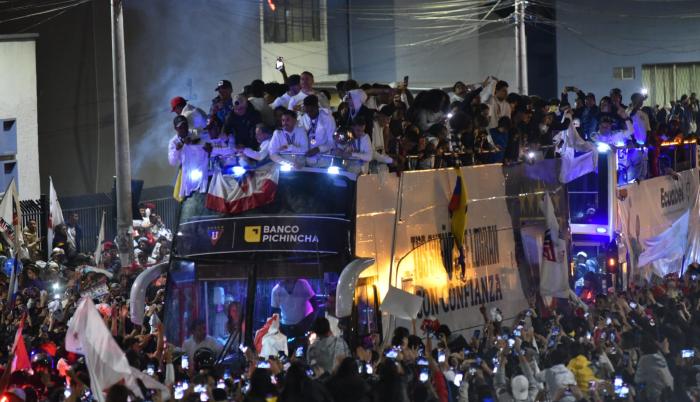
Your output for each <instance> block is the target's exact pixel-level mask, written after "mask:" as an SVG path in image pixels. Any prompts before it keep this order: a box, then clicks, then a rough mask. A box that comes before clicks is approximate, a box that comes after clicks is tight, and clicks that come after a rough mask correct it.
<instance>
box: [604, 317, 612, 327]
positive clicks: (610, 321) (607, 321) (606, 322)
mask: <svg viewBox="0 0 700 402" xmlns="http://www.w3.org/2000/svg"><path fill="white" fill-rule="evenodd" d="M610 324H612V319H610V317H608V318H606V319H605V325H610Z"/></svg>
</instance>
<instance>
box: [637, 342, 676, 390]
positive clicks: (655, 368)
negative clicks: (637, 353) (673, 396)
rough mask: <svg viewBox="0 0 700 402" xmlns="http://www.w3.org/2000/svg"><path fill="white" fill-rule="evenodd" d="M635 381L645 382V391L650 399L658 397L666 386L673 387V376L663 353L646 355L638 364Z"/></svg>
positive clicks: (638, 382)
mask: <svg viewBox="0 0 700 402" xmlns="http://www.w3.org/2000/svg"><path fill="white" fill-rule="evenodd" d="M634 382H635V383H636V384H637V385H639V384H645V386H644V392H645V394H646V396H647V399H648V400H654V399H658V398H659V397H660V396H661V393H662V392H663V390H664V389H665V388H671V389H673V376H672V375H671V371H670V370H669V369H668V363H667V362H666V359H665V358H664V356H663V355H662V354H661V353H653V354H650V355H644V356H642V357H641V358H640V359H639V363H638V364H637V373H636V374H635V375H634Z"/></svg>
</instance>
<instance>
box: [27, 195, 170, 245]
mask: <svg viewBox="0 0 700 402" xmlns="http://www.w3.org/2000/svg"><path fill="white" fill-rule="evenodd" d="M59 203H60V204H61V208H62V209H63V217H64V219H65V220H68V218H69V217H70V216H71V215H72V214H78V224H79V225H80V227H81V228H82V232H83V235H82V238H81V239H80V241H81V242H80V248H81V252H88V253H89V252H92V251H94V250H95V249H96V247H97V237H98V236H99V233H100V222H101V220H102V214H103V213H104V214H105V239H106V240H109V239H113V238H114V236H115V235H116V216H115V206H114V200H113V199H112V193H98V194H86V195H81V196H75V197H65V198H59ZM146 203H151V204H154V205H155V213H157V214H158V215H160V217H161V219H162V220H163V223H164V224H165V226H166V227H167V228H169V229H171V230H172V229H173V228H174V227H175V224H176V219H177V210H178V202H177V201H176V200H175V199H173V198H172V187H154V188H147V189H143V191H142V192H141V200H140V201H139V204H146ZM47 204H48V202H46V201H45V205H46V207H48V205H47ZM20 206H21V208H22V223H23V225H24V227H26V226H27V224H28V223H29V221H30V220H35V221H36V222H37V225H38V227H39V233H43V225H44V224H45V222H44V220H43V219H42V214H43V207H42V200H25V201H21V202H20Z"/></svg>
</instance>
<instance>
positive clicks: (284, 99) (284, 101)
mask: <svg viewBox="0 0 700 402" xmlns="http://www.w3.org/2000/svg"><path fill="white" fill-rule="evenodd" d="M290 99H292V97H291V96H290V95H289V93H287V92H285V93H283V94H282V96H279V97H277V99H275V100H274V102H272V104H271V105H270V107H271V108H272V109H276V108H278V107H280V106H283V107H284V108H285V109H286V108H288V106H289V100H290Z"/></svg>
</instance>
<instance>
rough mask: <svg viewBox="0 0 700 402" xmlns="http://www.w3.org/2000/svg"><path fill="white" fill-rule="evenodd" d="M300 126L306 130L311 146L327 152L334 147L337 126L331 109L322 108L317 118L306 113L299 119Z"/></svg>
mask: <svg viewBox="0 0 700 402" xmlns="http://www.w3.org/2000/svg"><path fill="white" fill-rule="evenodd" d="M299 126H300V127H301V128H303V129H304V131H305V132H306V137H307V138H308V140H309V148H315V147H318V149H319V150H320V151H321V153H327V152H328V151H330V150H331V149H332V148H333V147H334V145H335V143H334V141H333V133H335V128H336V127H335V119H333V115H332V114H331V112H330V110H328V109H320V111H319V114H318V116H317V117H316V118H315V119H312V118H311V117H309V115H308V114H304V115H303V116H301V118H300V119H299Z"/></svg>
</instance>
